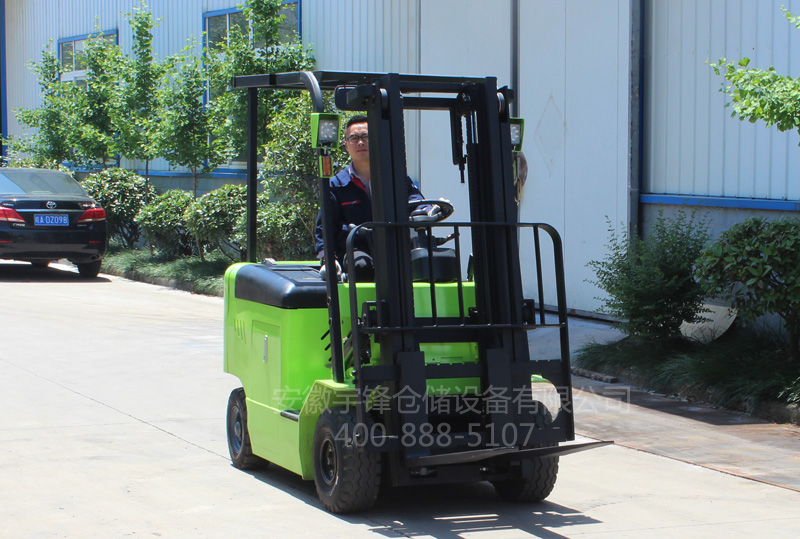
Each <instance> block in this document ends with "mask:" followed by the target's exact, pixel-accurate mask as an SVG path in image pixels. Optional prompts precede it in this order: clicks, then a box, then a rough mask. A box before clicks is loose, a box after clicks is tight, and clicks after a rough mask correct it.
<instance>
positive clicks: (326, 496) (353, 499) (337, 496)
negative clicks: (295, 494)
mask: <svg viewBox="0 0 800 539" xmlns="http://www.w3.org/2000/svg"><path fill="white" fill-rule="evenodd" d="M355 429H356V422H355V419H354V417H353V411H350V410H345V409H344V408H326V409H325V411H323V412H322V414H320V416H319V420H318V421H317V426H316V428H315V429H314V484H315V485H316V487H317V495H318V496H319V499H320V501H321V502H322V505H323V507H325V509H326V510H327V511H330V512H331V513H354V512H357V511H364V510H366V509H369V508H371V507H372V506H373V505H375V502H376V501H377V500H378V491H379V490H380V486H381V464H380V463H381V460H380V454H379V453H377V452H374V451H369V450H367V449H365V448H363V447H358V444H356V443H354V440H353V433H354V431H355Z"/></svg>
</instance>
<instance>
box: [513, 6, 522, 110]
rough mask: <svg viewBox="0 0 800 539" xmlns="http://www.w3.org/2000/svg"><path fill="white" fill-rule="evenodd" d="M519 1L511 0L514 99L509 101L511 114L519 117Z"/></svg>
mask: <svg viewBox="0 0 800 539" xmlns="http://www.w3.org/2000/svg"><path fill="white" fill-rule="evenodd" d="M519 2H520V0H511V88H512V89H513V90H514V94H515V95H514V101H512V103H511V116H514V117H519V101H520V92H519Z"/></svg>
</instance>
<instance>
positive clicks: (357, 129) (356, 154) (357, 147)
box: [344, 122, 369, 163]
mask: <svg viewBox="0 0 800 539" xmlns="http://www.w3.org/2000/svg"><path fill="white" fill-rule="evenodd" d="M344 144H345V147H346V148H347V153H348V154H350V159H352V160H353V161H355V162H356V163H369V137H368V136H367V123H366V122H363V123H358V124H353V125H351V126H350V127H349V128H348V129H347V133H345V138H344Z"/></svg>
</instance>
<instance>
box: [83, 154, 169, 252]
mask: <svg viewBox="0 0 800 539" xmlns="http://www.w3.org/2000/svg"><path fill="white" fill-rule="evenodd" d="M82 185H83V187H84V189H86V191H87V192H88V193H89V195H91V196H92V197H93V198H94V199H95V200H97V201H98V202H99V203H100V205H102V206H103V208H105V210H106V215H107V223H108V234H109V236H111V237H116V238H118V239H119V240H121V241H122V243H123V244H124V245H126V246H127V247H133V246H134V245H135V244H136V243H137V242H138V241H139V225H138V224H136V221H135V219H136V215H137V214H138V213H139V211H141V209H142V208H143V207H144V206H145V205H146V204H147V203H148V202H150V201H151V200H152V199H153V197H155V190H154V189H153V188H152V187H151V186H150V185H149V184H148V183H147V182H146V181H145V179H144V178H142V177H141V176H139V175H138V174H136V173H135V172H133V171H130V170H124V169H121V168H109V169H105V170H103V171H101V172H96V173H94V174H90V175H89V177H87V178H86V179H85V180H83V183H82Z"/></svg>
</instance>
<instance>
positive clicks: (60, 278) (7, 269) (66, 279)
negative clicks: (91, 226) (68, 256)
mask: <svg viewBox="0 0 800 539" xmlns="http://www.w3.org/2000/svg"><path fill="white" fill-rule="evenodd" d="M0 282H2V283H110V282H111V281H110V280H109V279H108V278H106V277H103V276H98V277H95V278H93V279H87V278H85V277H81V276H80V274H79V273H78V270H77V268H71V267H69V266H66V265H64V264H58V265H51V266H47V267H46V268H37V267H34V266H32V265H31V264H29V263H28V262H6V261H2V262H1V263H0Z"/></svg>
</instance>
